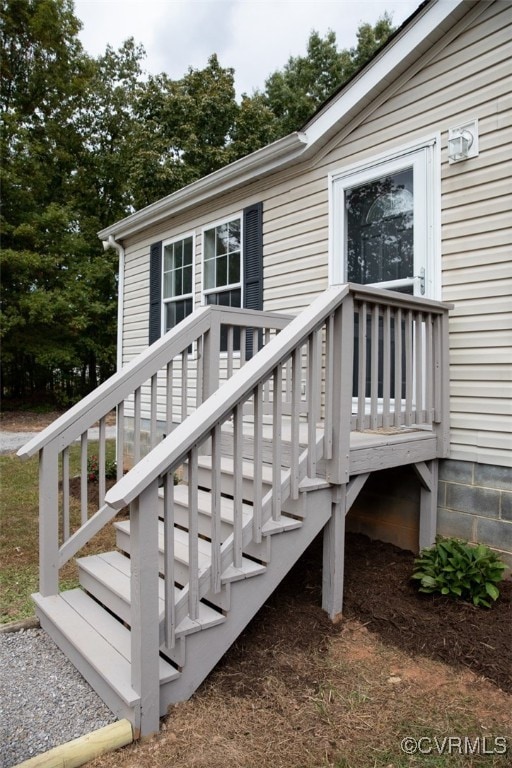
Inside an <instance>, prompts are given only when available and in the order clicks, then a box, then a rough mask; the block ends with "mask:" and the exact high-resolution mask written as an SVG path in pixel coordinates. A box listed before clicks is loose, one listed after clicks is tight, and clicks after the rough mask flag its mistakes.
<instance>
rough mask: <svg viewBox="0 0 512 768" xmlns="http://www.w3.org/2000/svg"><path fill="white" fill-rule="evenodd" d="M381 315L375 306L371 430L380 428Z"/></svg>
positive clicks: (371, 367) (372, 332) (372, 314)
mask: <svg viewBox="0 0 512 768" xmlns="http://www.w3.org/2000/svg"><path fill="white" fill-rule="evenodd" d="M379 314H380V313H379V305H378V304H374V305H373V307H372V313H371V352H370V429H377V427H378V426H379Z"/></svg>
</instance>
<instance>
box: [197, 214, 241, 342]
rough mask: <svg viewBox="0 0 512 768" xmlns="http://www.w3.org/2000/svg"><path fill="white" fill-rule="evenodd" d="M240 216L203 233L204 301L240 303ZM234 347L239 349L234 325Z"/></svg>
mask: <svg viewBox="0 0 512 768" xmlns="http://www.w3.org/2000/svg"><path fill="white" fill-rule="evenodd" d="M241 229H242V227H241V220H240V219H239V218H236V219H231V220H230V221H226V222H223V223H222V224H217V226H215V227H211V229H205V230H204V233H203V295H204V302H205V304H217V305H219V306H222V307H241V306H242V232H241ZM220 344H221V347H220V348H221V351H222V352H225V351H226V350H227V348H228V341H227V330H226V328H225V327H223V328H222V330H221V339H220ZM233 346H234V349H237V350H238V349H240V331H239V329H238V328H235V333H234V338H233Z"/></svg>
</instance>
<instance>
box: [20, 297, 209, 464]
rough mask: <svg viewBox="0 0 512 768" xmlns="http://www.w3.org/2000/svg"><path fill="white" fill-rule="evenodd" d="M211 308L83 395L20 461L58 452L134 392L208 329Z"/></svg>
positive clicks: (23, 450)
mask: <svg viewBox="0 0 512 768" xmlns="http://www.w3.org/2000/svg"><path fill="white" fill-rule="evenodd" d="M212 311H214V307H201V309H199V310H198V311H197V312H195V313H194V314H192V315H190V316H189V317H187V318H185V320H183V321H182V323H180V325H179V327H176V328H173V329H172V330H170V331H168V332H167V333H166V334H165V335H164V336H162V337H161V338H160V339H158V341H156V342H155V343H154V344H152V345H151V346H150V347H148V348H147V349H146V350H145V351H144V352H142V353H141V354H140V355H139V356H137V357H136V358H135V359H134V360H132V361H131V362H129V363H128V364H127V365H126V366H124V367H123V368H122V370H120V371H118V372H117V373H114V374H113V376H111V377H110V378H109V379H107V381H105V382H103V384H100V386H99V387H97V389H95V390H94V391H93V392H91V393H90V394H89V395H86V397H84V398H83V399H82V400H81V401H80V402H79V403H77V404H76V405H74V406H73V407H72V408H70V409H69V411H66V413H64V414H63V415H62V416H59V418H58V419H56V420H55V421H54V422H53V423H52V424H50V425H49V426H48V427H46V429H44V430H43V431H42V432H40V433H39V434H38V435H36V437H34V438H32V440H30V441H29V442H27V443H26V444H25V445H24V446H23V447H22V448H20V450H19V451H18V454H17V455H18V456H20V457H21V458H29V457H30V456H33V455H34V454H35V453H37V451H40V450H41V449H42V448H44V447H45V446H47V445H49V444H50V443H53V442H54V441H58V442H59V448H58V450H62V448H63V447H64V446H65V445H69V444H70V443H71V442H73V441H74V440H76V439H77V438H79V437H80V435H82V434H83V432H84V431H85V430H87V429H88V428H89V427H90V426H91V425H92V424H94V423H95V422H96V421H98V419H99V418H101V417H102V416H104V415H105V414H106V413H109V411H111V410H112V408H115V407H116V405H117V404H118V403H119V402H121V400H123V399H124V398H125V397H127V396H128V395H129V394H131V393H132V392H133V391H134V389H136V388H137V387H139V386H141V385H142V384H143V383H144V382H145V381H146V380H147V378H148V372H147V370H148V367H149V366H151V367H152V368H154V369H155V370H158V368H160V367H161V366H163V365H165V362H166V360H167V359H169V358H170V357H173V356H177V355H179V354H180V353H181V352H182V351H183V350H185V349H187V348H188V346H189V345H190V344H192V343H193V342H194V341H195V339H196V338H197V337H198V336H199V335H200V334H202V333H205V332H206V331H207V330H208V328H209V325H210V323H209V315H211V314H212Z"/></svg>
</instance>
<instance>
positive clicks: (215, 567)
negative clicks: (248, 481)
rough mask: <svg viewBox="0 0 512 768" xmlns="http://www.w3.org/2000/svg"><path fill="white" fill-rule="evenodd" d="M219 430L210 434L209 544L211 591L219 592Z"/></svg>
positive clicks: (215, 428)
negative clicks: (210, 492) (210, 554)
mask: <svg viewBox="0 0 512 768" xmlns="http://www.w3.org/2000/svg"><path fill="white" fill-rule="evenodd" d="M220 440H221V428H220V426H219V425H217V426H215V427H214V429H213V433H212V494H211V500H212V501H211V542H212V548H211V552H212V589H213V592H214V593H215V594H218V593H219V592H220V590H221V578H220V577H221V551H220V547H221V541H220V524H221V521H220V504H221V497H220V487H221V474H220V472H221V470H220V457H221V445H220Z"/></svg>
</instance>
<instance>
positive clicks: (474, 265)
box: [123, 2, 512, 466]
mask: <svg viewBox="0 0 512 768" xmlns="http://www.w3.org/2000/svg"><path fill="white" fill-rule="evenodd" d="M482 8H483V4H481V5H478V6H476V7H472V8H470V10H469V15H468V18H474V14H475V13H476V12H480V15H479V16H477V17H476V18H474V20H473V21H471V22H469V23H468V21H467V20H462V22H461V24H460V26H459V30H458V32H457V33H456V34H455V33H453V34H452V32H453V30H452V31H451V32H450V35H449V42H448V43H447V44H445V45H444V46H443V45H437V46H434V47H433V48H432V50H431V51H430V52H429V53H428V55H427V57H424V58H423V59H422V60H421V61H420V62H418V63H417V65H416V66H415V67H413V68H411V69H410V71H409V72H408V73H407V76H406V77H401V78H400V79H399V81H397V82H395V83H391V84H390V89H389V91H388V94H387V97H386V98H380V99H379V100H378V102H377V103H376V104H375V105H374V106H373V110H372V111H370V109H369V108H368V107H366V108H365V110H364V119H361V120H360V121H355V122H354V124H353V125H352V126H349V127H348V128H344V129H343V131H342V133H340V134H339V135H338V138H337V139H334V140H331V142H330V144H329V145H327V146H326V147H324V148H323V149H322V151H321V152H319V153H318V154H317V156H316V157H315V158H314V160H313V161H310V162H309V163H308V164H307V165H303V166H294V167H292V168H289V169H286V170H284V171H282V172H279V173H276V174H274V175H273V176H272V177H269V178H265V179H259V180H256V181H255V182H253V183H252V184H250V185H246V186H245V187H243V189H241V190H238V191H235V192H232V193H230V194H228V195H224V196H222V197H221V198H219V201H218V205H217V206H215V205H214V204H213V203H212V202H210V203H208V204H205V205H203V206H199V207H198V208H197V209H196V211H195V212H194V214H193V216H192V215H191V214H190V213H189V214H183V215H181V216H178V217H176V218H175V219H174V220H172V222H169V223H168V224H167V225H165V224H162V225H159V226H158V227H154V228H153V229H152V230H151V231H148V232H146V233H145V234H144V236H143V239H142V238H141V237H140V236H138V237H137V238H134V239H133V241H132V242H128V243H127V244H126V246H127V256H126V275H125V281H126V282H125V305H124V339H125V343H124V350H123V353H124V361H125V362H126V361H127V360H129V359H131V358H132V357H133V355H134V354H137V353H138V352H140V351H141V350H142V349H144V348H145V346H146V345H147V335H148V326H147V323H148V317H147V314H148V275H149V272H148V255H149V246H150V244H151V243H152V242H154V241H155V240H158V239H165V238H167V237H171V236H173V237H174V236H176V235H178V234H180V233H181V232H190V231H191V230H193V231H194V232H195V234H196V241H195V245H196V262H195V267H196V273H195V286H196V306H197V305H198V304H199V303H200V300H201V295H200V291H201V278H200V267H201V250H202V242H201V231H202V228H203V227H204V226H206V225H208V224H210V223H213V222H215V221H218V220H219V219H223V218H225V217H227V216H231V215H234V214H238V213H240V212H241V210H242V208H243V207H245V206H246V205H248V204H250V203H252V202H258V201H260V200H261V201H263V204H264V214H263V245H264V306H265V308H266V309H268V310H273V311H282V312H290V313H296V312H299V311H300V310H301V309H303V308H304V307H306V306H307V305H308V304H309V303H310V302H311V300H312V299H313V298H314V297H315V296H316V295H318V293H319V292H321V291H322V290H324V289H325V288H326V287H327V285H328V281H329V273H328V251H329V181H328V174H329V172H331V171H339V170H341V169H343V168H344V167H345V166H352V165H354V164H356V163H358V162H367V161H368V160H370V159H371V158H372V157H374V156H377V155H381V154H383V153H385V152H388V151H389V152H391V151H393V150H396V149H399V148H400V147H402V146H404V145H406V144H409V143H410V142H412V141H422V140H423V139H424V138H425V137H432V136H438V137H439V138H440V148H441V152H440V157H441V168H440V183H441V204H440V211H439V215H440V226H441V232H440V238H439V239H440V247H441V254H442V255H441V273H442V274H441V285H442V298H443V300H445V301H450V302H453V303H454V305H455V306H454V309H453V311H452V313H451V321H450V333H451V355H450V363H451V394H452V424H451V427H452V452H451V457H452V458H454V459H460V460H467V461H477V462H478V461H481V462H485V463H494V464H498V465H507V466H512V450H511V448H512V446H511V438H510V434H511V432H512V430H511V427H512V423H511V420H512V406H511V399H510V391H511V389H512V387H511V386H510V385H511V383H512V352H511V346H512V299H511V296H512V257H511V246H512V231H511V207H512V206H511V201H512V182H511V175H512V174H511V171H512V164H511V161H510V158H511V157H512V92H511V90H512V89H511V80H512V77H511V72H510V60H511V57H512V46H511V42H510V41H511V39H512V34H511V32H512V29H511V27H512V13H511V10H510V5H509V4H508V3H503V2H495V3H493V4H492V5H490V6H487V7H485V8H484V9H483V11H482ZM473 118H477V119H478V121H479V123H478V127H479V156H478V157H476V158H473V159H470V160H467V161H465V162H462V163H458V164H453V165H449V164H448V159H447V139H448V129H449V128H451V127H453V126H457V125H459V124H460V123H461V122H464V121H466V120H469V119H473ZM292 275H293V279H292V277H291V276H292Z"/></svg>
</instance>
